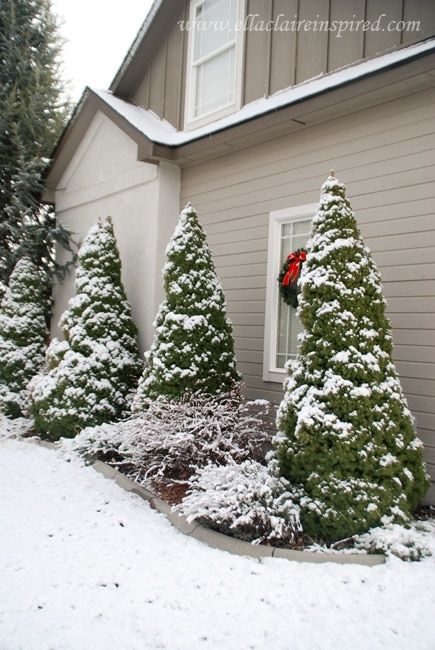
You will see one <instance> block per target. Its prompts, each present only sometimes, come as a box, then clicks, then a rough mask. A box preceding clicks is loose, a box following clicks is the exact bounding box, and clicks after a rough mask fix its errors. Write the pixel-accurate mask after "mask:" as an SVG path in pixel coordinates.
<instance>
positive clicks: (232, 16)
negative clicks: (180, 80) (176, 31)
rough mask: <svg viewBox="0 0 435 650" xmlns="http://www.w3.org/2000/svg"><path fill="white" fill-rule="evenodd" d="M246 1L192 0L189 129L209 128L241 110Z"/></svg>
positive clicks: (188, 84) (188, 83)
mask: <svg viewBox="0 0 435 650" xmlns="http://www.w3.org/2000/svg"><path fill="white" fill-rule="evenodd" d="M241 5H243V0H192V2H191V8H190V30H189V48H188V49H189V53H188V62H189V65H188V75H187V97H186V125H187V126H191V127H196V126H200V125H201V124H206V123H207V122H211V121H212V120H216V119H218V118H219V117H223V116H224V115H227V114H228V113H231V112H233V111H235V110H237V109H238V108H239V107H240V96H239V95H240V76H241V75H240V72H241V47H240V39H241V35H242V30H237V29H236V24H237V22H238V20H239V19H240V15H239V12H240V11H241Z"/></svg>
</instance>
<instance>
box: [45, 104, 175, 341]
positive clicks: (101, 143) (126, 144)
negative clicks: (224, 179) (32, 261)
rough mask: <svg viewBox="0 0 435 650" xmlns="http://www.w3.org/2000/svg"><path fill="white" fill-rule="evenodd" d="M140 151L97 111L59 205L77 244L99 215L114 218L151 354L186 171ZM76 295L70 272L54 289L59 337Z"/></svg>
mask: <svg viewBox="0 0 435 650" xmlns="http://www.w3.org/2000/svg"><path fill="white" fill-rule="evenodd" d="M136 149H137V148H136V145H135V143H134V142H133V141H132V140H130V138H128V136H126V135H125V134H124V133H123V132H122V131H121V130H120V129H119V128H118V127H116V126H115V125H114V124H113V123H112V122H111V121H110V120H109V119H108V118H107V117H105V116H104V115H102V114H101V113H97V114H96V116H95V118H94V120H93V121H92V123H91V125H90V127H89V129H88V131H87V133H86V135H85V137H84V139H83V140H82V142H81V144H80V146H79V148H78V149H77V151H76V153H75V155H74V157H73V159H72V160H71V162H70V164H69V165H68V168H67V169H66V171H65V173H64V175H63V178H62V179H61V181H60V183H59V187H58V189H57V191H56V193H55V201H56V212H57V215H58V218H59V220H60V222H61V223H62V224H63V225H64V226H65V227H68V228H69V229H70V230H72V231H73V232H74V233H75V234H74V238H75V240H76V241H77V242H81V241H82V240H83V237H84V236H85V235H86V233H87V232H88V230H89V229H90V228H91V226H93V225H94V224H95V222H96V221H97V219H98V218H99V217H106V216H111V217H112V219H113V224H114V230H115V235H116V239H117V242H118V247H119V250H120V254H121V260H122V279H123V282H124V286H125V289H126V293H127V297H128V300H129V301H130V304H131V306H132V311H133V318H134V320H135V322H136V324H137V326H138V329H139V343H140V347H141V349H142V350H145V349H147V348H148V347H149V346H150V344H151V341H152V338H153V334H154V331H153V326H152V323H153V320H154V316H155V312H156V309H157V306H158V304H159V302H160V299H161V289H160V285H161V280H160V271H158V270H157V269H158V268H159V269H160V268H161V263H162V258H163V256H164V247H165V246H166V243H167V238H168V236H169V235H168V233H170V232H171V231H172V229H173V227H174V225H175V223H176V218H177V216H178V203H179V194H178V189H177V188H178V187H179V169H178V168H176V167H174V166H173V165H170V164H166V165H165V164H162V165H161V166H157V165H151V164H148V163H142V162H138V161H137V151H136ZM169 187H170V188H171V189H170V191H169ZM59 259H60V260H62V252H61V251H59ZM73 294H74V273H71V274H70V275H69V276H68V278H67V279H66V281H65V282H64V283H63V284H62V285H56V286H55V289H54V295H53V297H54V312H53V319H52V335H58V334H59V329H58V325H57V324H58V321H59V318H60V316H61V314H62V313H63V311H64V310H65V308H66V306H67V303H68V300H69V298H70V297H71V296H72V295H73Z"/></svg>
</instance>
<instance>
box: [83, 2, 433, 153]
mask: <svg viewBox="0 0 435 650" xmlns="http://www.w3.org/2000/svg"><path fill="white" fill-rule="evenodd" d="M158 1H159V2H161V1H162V0H158ZM155 4H158V2H156V3H155ZM430 52H435V38H431V39H428V40H427V41H423V42H421V43H417V44H415V45H409V46H408V47H404V48H402V49H399V50H394V51H393V52H389V53H387V54H384V55H381V56H377V57H374V58H372V59H364V60H363V61H361V62H358V63H355V64H352V65H350V66H347V67H345V68H341V69H340V70H337V71H334V72H330V73H327V74H322V75H319V76H318V77H314V78H313V79H310V80H309V81H306V82H303V83H301V84H298V85H296V86H290V87H289V88H286V89H284V90H280V91H278V92H276V93H274V94H273V95H269V97H263V98H261V99H257V100H255V101H253V102H250V103H249V104H245V105H244V106H243V107H242V108H241V109H240V110H238V111H236V112H235V113H232V114H230V115H227V116H226V117H223V118H221V119H219V120H216V121H215V122H211V123H209V124H206V125H205V126H201V127H198V128H196V129H192V130H189V131H177V129H175V127H174V126H172V124H170V123H169V122H167V121H166V120H162V119H160V118H159V117H158V116H157V115H156V114H155V113H153V112H152V111H150V110H146V109H144V108H141V107H139V106H135V105H134V104H131V103H130V102H127V101H125V100H123V99H120V98H119V97H116V96H115V95H114V94H113V93H112V92H110V91H106V90H95V89H90V92H92V93H94V94H95V95H97V96H98V97H99V98H100V99H101V100H102V101H103V102H105V103H106V104H107V105H108V106H110V107H111V108H113V110H114V111H115V112H116V113H118V114H119V115H120V116H122V117H123V118H125V119H126V120H127V122H129V123H130V124H131V125H132V126H134V127H135V128H136V129H137V130H138V131H140V132H141V133H143V135H145V136H146V137H147V138H148V139H149V140H152V141H153V142H155V143H158V144H161V145H165V146H167V147H178V146H180V145H183V144H186V143H187V142H192V141H194V140H198V139H201V138H204V137H209V136H210V135H212V134H213V133H217V132H219V131H222V130H223V129H228V128H230V127H232V126H235V125H237V124H240V123H241V122H246V121H247V120H253V119H255V118H256V117H259V116H260V115H264V114H267V113H271V112H273V111H277V110H280V109H282V108H284V107H286V106H291V105H292V104H296V103H300V102H303V101H305V100H306V99H308V98H309V97H313V96H315V95H319V94H321V93H324V92H326V91H328V90H331V89H333V88H338V87H340V86H344V85H346V84H348V83H352V82H353V81H356V80H358V79H362V78H365V77H368V76H370V75H373V74H376V72H379V71H380V70H385V69H387V68H388V69H391V68H393V67H395V66H397V65H400V64H402V63H404V62H406V61H410V60H412V59H415V58H417V57H419V56H423V55H425V54H427V53H430Z"/></svg>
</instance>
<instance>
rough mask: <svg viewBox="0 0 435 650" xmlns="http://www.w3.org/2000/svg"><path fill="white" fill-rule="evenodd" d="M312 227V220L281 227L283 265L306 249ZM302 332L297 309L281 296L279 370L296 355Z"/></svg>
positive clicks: (279, 306)
mask: <svg viewBox="0 0 435 650" xmlns="http://www.w3.org/2000/svg"><path fill="white" fill-rule="evenodd" d="M310 225H311V220H310V219H307V220H305V221H295V222H293V223H286V224H282V225H281V264H283V263H284V261H285V259H286V257H287V255H289V253H291V252H293V251H294V250H297V249H298V248H305V245H306V243H307V239H308V235H309V231H310ZM302 331H303V327H302V325H301V323H300V321H299V319H298V317H297V316H296V309H295V308H294V307H291V306H290V305H287V304H286V303H285V302H284V300H283V298H282V297H281V296H280V298H279V305H278V332H277V346H276V360H275V361H276V367H277V368H284V366H285V363H286V362H287V361H288V359H289V358H291V357H294V356H295V355H296V352H297V346H298V334H300V333H301V332H302Z"/></svg>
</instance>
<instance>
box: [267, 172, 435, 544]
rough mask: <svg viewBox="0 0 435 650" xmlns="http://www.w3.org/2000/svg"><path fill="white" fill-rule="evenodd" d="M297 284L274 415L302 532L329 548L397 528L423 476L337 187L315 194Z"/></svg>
mask: <svg viewBox="0 0 435 650" xmlns="http://www.w3.org/2000/svg"><path fill="white" fill-rule="evenodd" d="M307 253H308V256H307V262H306V263H305V265H304V268H303V271H302V274H301V279H300V284H301V289H302V294H301V297H300V301H299V302H300V307H299V316H300V318H301V320H302V323H303V325H304V328H305V332H304V334H303V335H302V337H301V340H300V344H299V351H298V355H297V358H296V360H295V362H294V363H293V364H291V366H290V368H289V376H288V378H287V380H286V384H285V396H284V399H283V401H282V403H281V406H280V409H279V413H278V429H279V432H278V435H277V437H276V444H277V459H278V462H279V465H280V469H281V473H282V475H283V476H284V477H285V478H287V479H289V480H290V481H291V482H292V483H293V485H294V486H295V487H296V488H300V489H301V492H302V494H303V495H304V496H303V497H302V499H301V506H302V522H303V526H304V530H305V531H306V532H307V533H308V534H309V535H312V536H314V537H317V538H321V539H324V540H328V541H332V540H338V539H342V538H346V537H348V536H351V535H353V534H356V533H361V532H363V531H365V530H367V529H369V528H370V527H372V526H376V525H378V524H380V523H384V522H387V521H391V520H393V521H405V520H406V519H407V517H408V516H409V515H410V513H411V512H412V510H413V509H414V508H415V507H416V506H417V504H418V503H419V501H420V500H421V499H422V497H423V495H424V493H425V491H426V489H427V487H428V483H427V477H426V473H425V469H424V463H423V459H422V444H421V442H420V440H419V439H418V438H417V437H416V432H415V427H414V421H413V418H412V415H411V413H410V411H409V409H408V406H407V403H406V399H405V397H404V395H403V391H402V388H401V385H400V381H399V378H398V376H397V372H396V369H395V366H394V364H393V362H392V350H393V342H392V335H391V325H390V323H389V321H388V320H387V318H386V316H385V300H384V297H383V292H382V284H381V278H380V274H379V272H378V270H377V267H376V265H375V262H374V261H373V258H372V256H371V254H370V251H369V249H368V248H367V247H366V246H365V245H364V243H363V241H362V239H361V236H360V233H359V230H358V227H357V223H356V220H355V217H354V214H353V212H352V209H351V206H350V203H349V201H348V200H347V198H346V196H345V188H344V185H342V184H341V183H340V182H338V181H337V180H336V179H335V178H334V177H333V176H330V177H329V178H328V179H327V181H326V182H325V183H324V185H323V187H322V193H321V198H320V205H319V209H318V211H317V214H316V215H315V217H314V219H313V223H312V230H311V236H310V239H309V242H308V245H307Z"/></svg>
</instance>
